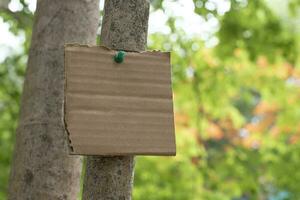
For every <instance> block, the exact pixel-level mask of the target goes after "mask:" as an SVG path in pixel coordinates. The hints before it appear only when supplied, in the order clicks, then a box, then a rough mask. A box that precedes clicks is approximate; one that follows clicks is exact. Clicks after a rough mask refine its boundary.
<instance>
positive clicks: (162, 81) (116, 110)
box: [64, 45, 176, 155]
mask: <svg viewBox="0 0 300 200" xmlns="http://www.w3.org/2000/svg"><path fill="white" fill-rule="evenodd" d="M115 53H116V51H113V50H109V49H107V48H105V47H101V46H97V47H88V46H80V45H66V46H65V103H64V105H65V107H64V114H65V116H64V121H65V125H66V129H67V132H68V136H69V141H70V147H71V148H70V149H71V152H70V153H71V154H82V155H175V153H176V145H175V133H174V116H173V101H172V89H171V66H170V53H162V52H142V53H133V52H127V53H126V56H125V59H124V62H123V63H119V64H118V63H116V62H114V60H113V57H114V55H115Z"/></svg>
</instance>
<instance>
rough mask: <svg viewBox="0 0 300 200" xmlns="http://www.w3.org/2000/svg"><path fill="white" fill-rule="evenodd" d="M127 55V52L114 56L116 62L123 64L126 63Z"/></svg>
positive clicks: (119, 52) (120, 52)
mask: <svg viewBox="0 0 300 200" xmlns="http://www.w3.org/2000/svg"><path fill="white" fill-rule="evenodd" d="M125 54H126V53H125V51H118V52H117V53H116V55H115V56H114V60H115V62H116V63H122V62H123V61H124V57H125Z"/></svg>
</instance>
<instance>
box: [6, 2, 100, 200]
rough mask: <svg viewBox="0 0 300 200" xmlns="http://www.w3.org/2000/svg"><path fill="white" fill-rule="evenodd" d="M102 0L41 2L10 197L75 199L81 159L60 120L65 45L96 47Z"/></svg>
mask: <svg viewBox="0 0 300 200" xmlns="http://www.w3.org/2000/svg"><path fill="white" fill-rule="evenodd" d="M98 1H99V0H64V1H62V0H40V1H37V10H36V13H35V23H34V28H33V35H32V44H31V48H30V53H29V60H28V68H27V72H26V77H25V83H24V92H23V96H22V102H21V113H20V121H19V126H18V129H17V133H16V134H17V136H16V144H15V152H14V159H13V166H12V169H11V176H10V185H9V194H8V196H9V197H8V199H11V200H18V199H20V200H21V199H22V200H25V199H26V200H27V199H28V200H48V199H49V200H54V199H58V200H59V199H61V200H62V199H64V200H67V199H70V200H75V199H77V197H78V193H79V190H80V174H81V165H82V162H81V158H80V157H78V156H69V154H68V144H67V141H66V133H65V132H64V125H63V120H62V117H63V116H62V114H63V82H64V72H63V71H64V70H63V65H64V44H65V43H81V44H95V43H96V31H97V25H98V16H99V10H98V8H99V7H98Z"/></svg>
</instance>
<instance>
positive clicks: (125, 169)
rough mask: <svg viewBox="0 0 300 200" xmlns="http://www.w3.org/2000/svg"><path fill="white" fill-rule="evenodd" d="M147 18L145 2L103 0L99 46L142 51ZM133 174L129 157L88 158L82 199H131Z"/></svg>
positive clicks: (146, 3) (139, 0)
mask: <svg viewBox="0 0 300 200" xmlns="http://www.w3.org/2000/svg"><path fill="white" fill-rule="evenodd" d="M148 17H149V2H148V1H147V0H106V1H105V6H104V18H103V25H102V30H101V39H100V41H101V43H102V45H104V46H107V47H109V48H112V49H117V50H126V51H144V50H145V47H146V43H147V30H148ZM125 59H126V58H125ZM133 173H134V157H133V156H116V157H100V156H89V157H88V158H87V167H86V175H85V179H84V188H83V199H84V200H107V199H110V200H129V199H131V190H132V185H133Z"/></svg>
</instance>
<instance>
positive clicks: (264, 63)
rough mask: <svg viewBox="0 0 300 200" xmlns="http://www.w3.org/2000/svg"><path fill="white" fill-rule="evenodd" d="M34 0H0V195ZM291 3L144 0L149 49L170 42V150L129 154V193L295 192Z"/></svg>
mask: <svg viewBox="0 0 300 200" xmlns="http://www.w3.org/2000/svg"><path fill="white" fill-rule="evenodd" d="M35 4H36V2H35V0H1V1H0V199H1V200H4V199H6V190H7V184H8V176H9V170H10V164H11V157H12V152H13V146H14V141H15V129H16V125H17V119H18V112H19V102H20V95H21V92H22V83H23V77H24V72H25V69H26V62H27V57H28V56H27V55H28V49H29V46H30V39H31V31H32V22H33V13H34V11H35ZM298 7H299V8H300V0H164V1H162V0H152V1H151V15H150V22H149V39H148V49H158V50H164V51H172V67H173V89H174V100H175V119H176V137H177V152H178V153H177V156H176V157H138V158H137V164H136V172H135V187H134V191H133V193H134V194H133V196H134V197H133V198H134V199H135V200H168V199H172V200H290V199H291V200H299V199H300V123H299V122H300V62H299V40H300V15H299V14H300V10H299V8H298ZM102 8H103V1H102V0H101V6H100V8H99V13H100V14H101V15H102ZM100 26H101V22H100Z"/></svg>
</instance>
